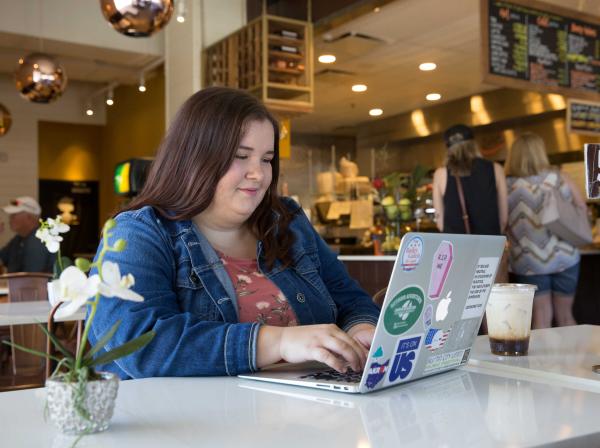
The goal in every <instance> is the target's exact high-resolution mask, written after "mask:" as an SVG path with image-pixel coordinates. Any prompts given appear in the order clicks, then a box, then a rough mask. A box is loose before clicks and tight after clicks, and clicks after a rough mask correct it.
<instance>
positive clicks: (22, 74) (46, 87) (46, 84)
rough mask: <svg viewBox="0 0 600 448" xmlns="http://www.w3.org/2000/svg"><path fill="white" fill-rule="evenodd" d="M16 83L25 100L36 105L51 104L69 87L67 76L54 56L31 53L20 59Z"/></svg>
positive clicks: (16, 72)
mask: <svg viewBox="0 0 600 448" xmlns="http://www.w3.org/2000/svg"><path fill="white" fill-rule="evenodd" d="M15 83H16V87H17V90H18V91H19V93H20V94H21V96H22V97H23V98H26V99H28V100H29V101H31V102H34V103H50V102H52V101H54V100H56V99H57V98H59V97H60V96H61V95H62V93H63V92H64V90H65V88H66V87H67V74H66V73H65V70H64V68H63V67H62V65H61V64H60V63H59V62H58V61H57V60H56V59H54V58H53V57H52V56H49V55H47V54H45V53H31V54H29V55H27V56H25V57H24V58H21V59H19V66H18V67H17V70H16V71H15Z"/></svg>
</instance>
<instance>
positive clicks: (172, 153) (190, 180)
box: [121, 87, 294, 267]
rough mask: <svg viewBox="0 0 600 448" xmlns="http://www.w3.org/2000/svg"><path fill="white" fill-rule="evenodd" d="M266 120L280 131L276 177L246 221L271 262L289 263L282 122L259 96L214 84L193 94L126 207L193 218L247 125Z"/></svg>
mask: <svg viewBox="0 0 600 448" xmlns="http://www.w3.org/2000/svg"><path fill="white" fill-rule="evenodd" d="M264 120H267V121H269V122H270V123H271V124H272V125H273V131H274V134H275V140H274V142H273V148H274V151H275V156H274V157H273V160H272V161H271V166H272V172H273V180H272V181H271V185H270V186H269V188H268V189H267V192H266V193H265V196H264V198H263V200H262V201H261V203H260V204H259V206H258V207H257V208H256V210H255V211H254V213H253V214H252V215H251V216H250V218H249V219H248V222H247V224H248V227H249V228H250V229H251V230H252V231H253V232H254V234H255V236H256V237H257V238H258V239H259V240H260V241H262V243H263V248H264V254H265V261H266V263H267V265H268V266H269V267H272V266H273V263H274V262H275V260H276V259H279V260H280V261H281V262H282V263H283V264H284V265H285V266H288V265H290V264H291V263H292V260H291V256H290V255H289V252H290V251H289V249H290V247H291V245H292V243H293V241H294V239H293V236H292V234H291V232H289V231H288V226H289V222H290V221H291V219H292V216H291V214H290V212H289V211H288V210H287V209H286V207H285V206H284V205H283V204H282V203H281V201H280V200H279V197H278V196H277V181H278V178H279V124H278V122H277V120H276V119H275V118H274V117H273V116H272V115H271V113H270V112H269V111H268V110H267V108H266V107H265V106H264V105H263V104H262V103H261V102H260V101H259V100H258V99H257V98H255V97H253V96H252V95H250V94H248V93H246V92H243V91H241V90H235V89H230V88H226V87H209V88H206V89H203V90H200V91H199V92H197V93H195V94H194V95H192V96H191V97H190V98H188V100H187V101H186V102H185V103H184V104H183V106H181V108H180V109H179V111H178V112H177V115H176V117H175V119H174V121H173V123H172V124H171V126H170V127H169V130H168V132H167V134H166V135H165V137H164V138H163V140H162V142H161V144H160V146H159V149H158V152H157V154H156V158H155V159H154V162H153V163H152V165H151V167H150V171H149V173H148V178H147V179H146V183H145V185H144V187H143V188H142V191H141V192H140V194H139V195H138V196H137V197H135V198H134V199H133V200H132V201H131V202H130V203H129V204H128V205H127V206H126V207H125V208H124V209H123V210H121V211H126V210H136V209H139V208H141V207H144V206H146V205H149V206H152V207H154V209H155V210H157V212H158V213H160V215H162V216H163V217H165V218H166V219H170V220H184V219H192V218H193V217H194V216H196V215H198V214H199V213H201V212H203V211H204V210H205V209H206V208H207V207H208V206H209V205H210V203H211V202H212V200H213V197H214V195H215V190H216V187H217V183H218V182H219V180H220V179H221V178H222V177H223V175H225V173H226V172H227V170H228V169H229V167H230V166H231V164H232V162H233V160H234V158H235V154H236V152H237V150H238V148H239V145H240V141H241V140H242V137H243V135H244V132H246V129H247V127H248V124H249V123H250V122H252V121H264ZM274 212H275V213H274Z"/></svg>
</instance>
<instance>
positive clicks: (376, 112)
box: [369, 109, 383, 117]
mask: <svg viewBox="0 0 600 448" xmlns="http://www.w3.org/2000/svg"><path fill="white" fill-rule="evenodd" d="M382 113H383V109H371V110H370V111H369V115H370V116H372V117H378V116H380V115H381V114H382Z"/></svg>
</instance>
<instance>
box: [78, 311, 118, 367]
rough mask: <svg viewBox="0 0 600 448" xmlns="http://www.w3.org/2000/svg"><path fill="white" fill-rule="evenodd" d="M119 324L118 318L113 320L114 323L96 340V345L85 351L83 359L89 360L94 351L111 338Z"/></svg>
mask: <svg viewBox="0 0 600 448" xmlns="http://www.w3.org/2000/svg"><path fill="white" fill-rule="evenodd" d="M119 325H121V321H120V320H118V321H116V322H115V324H114V325H113V326H112V327H111V328H110V330H108V331H107V332H106V333H105V334H104V336H102V337H101V338H100V339H99V340H98V342H96V345H94V346H93V347H92V348H91V349H90V351H89V352H87V354H86V355H85V357H84V359H83V361H84V362H85V361H91V360H92V358H93V357H94V355H95V354H96V353H98V352H99V351H100V350H101V349H102V348H103V347H104V346H105V345H106V343H107V342H108V341H110V340H111V339H112V337H113V336H114V335H115V333H116V331H117V329H118V328H119Z"/></svg>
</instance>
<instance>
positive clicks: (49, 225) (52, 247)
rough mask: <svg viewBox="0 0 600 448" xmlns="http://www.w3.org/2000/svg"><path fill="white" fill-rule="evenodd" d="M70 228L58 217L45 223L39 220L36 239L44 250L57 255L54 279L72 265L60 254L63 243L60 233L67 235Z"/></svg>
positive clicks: (69, 260) (68, 259)
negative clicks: (43, 246) (42, 245)
mask: <svg viewBox="0 0 600 448" xmlns="http://www.w3.org/2000/svg"><path fill="white" fill-rule="evenodd" d="M70 229H71V228H70V227H69V225H68V224H65V223H64V222H62V218H61V216H60V215H57V216H56V218H55V219H52V218H48V219H46V220H45V221H44V220H42V219H40V226H39V227H38V229H37V231H36V232H35V236H36V238H38V239H40V240H41V241H42V243H44V244H45V245H46V249H48V252H50V253H51V254H57V256H56V262H55V263H54V278H55V279H56V278H58V277H59V276H60V274H61V273H62V271H64V269H65V268H66V267H68V266H71V265H72V264H73V263H72V262H71V259H70V258H68V257H63V256H62V255H61V253H60V243H61V242H62V241H63V237H62V236H61V233H67V232H68V231H69V230H70Z"/></svg>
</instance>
